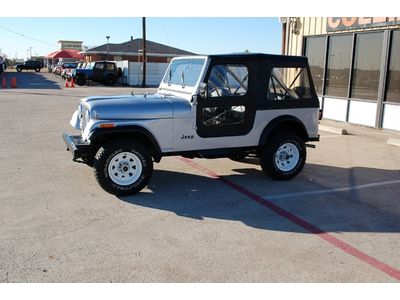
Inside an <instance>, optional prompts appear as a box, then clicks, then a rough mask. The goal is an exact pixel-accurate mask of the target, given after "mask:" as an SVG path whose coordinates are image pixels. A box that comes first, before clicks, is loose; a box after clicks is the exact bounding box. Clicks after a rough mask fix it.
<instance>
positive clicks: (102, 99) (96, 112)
mask: <svg viewBox="0 0 400 300" xmlns="http://www.w3.org/2000/svg"><path fill="white" fill-rule="evenodd" d="M81 101H82V102H83V103H85V106H86V107H88V108H89V110H90V113H91V115H92V117H93V118H95V119H97V120H123V119H125V120H131V119H136V120H137V119H166V118H172V117H183V116H187V115H189V114H190V112H191V103H190V102H189V101H187V100H185V99H182V98H178V97H173V96H165V95H161V94H146V95H120V96H95V97H87V98H83V99H82V100H81Z"/></svg>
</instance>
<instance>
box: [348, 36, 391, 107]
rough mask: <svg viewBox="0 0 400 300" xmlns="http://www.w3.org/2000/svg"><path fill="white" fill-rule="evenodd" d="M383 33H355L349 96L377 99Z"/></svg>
mask: <svg viewBox="0 0 400 300" xmlns="http://www.w3.org/2000/svg"><path fill="white" fill-rule="evenodd" d="M382 45H383V33H380V32H378V33H365V34H357V38H356V49H355V53H354V55H355V57H354V69H353V80H352V89H351V97H352V98H357V99H369V100H377V97H378V87H379V74H380V67H381V59H382Z"/></svg>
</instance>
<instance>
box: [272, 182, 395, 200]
mask: <svg viewBox="0 0 400 300" xmlns="http://www.w3.org/2000/svg"><path fill="white" fill-rule="evenodd" d="M390 184H400V180H390V181H382V182H373V183H367V184H362V185H356V186H350V187H343V188H334V189H323V190H316V191H305V192H297V193H288V194H279V195H268V196H265V198H267V199H281V198H289V197H298V196H305V195H320V194H328V193H337V192H347V191H353V190H361V189H367V188H371V187H376V186H382V185H390Z"/></svg>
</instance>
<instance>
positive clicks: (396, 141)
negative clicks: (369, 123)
mask: <svg viewBox="0 0 400 300" xmlns="http://www.w3.org/2000/svg"><path fill="white" fill-rule="evenodd" d="M386 144H388V145H393V146H397V147H400V139H388V140H387V142H386Z"/></svg>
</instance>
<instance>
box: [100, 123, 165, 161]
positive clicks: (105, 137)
mask: <svg viewBox="0 0 400 300" xmlns="http://www.w3.org/2000/svg"><path fill="white" fill-rule="evenodd" d="M114 139H123V140H136V141H138V142H140V143H141V144H142V145H143V146H144V147H145V148H146V149H148V150H149V152H150V155H151V156H152V157H153V159H154V161H155V162H159V161H160V160H161V150H160V149H159V147H158V145H155V144H154V141H152V139H151V138H150V137H148V136H147V135H146V134H144V133H142V132H135V131H129V132H128V131H127V132H109V133H104V134H101V135H98V136H96V137H95V138H94V141H93V144H94V145H95V149H96V152H97V150H98V149H99V148H100V147H101V145H103V144H104V143H106V142H109V141H111V140H114Z"/></svg>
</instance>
